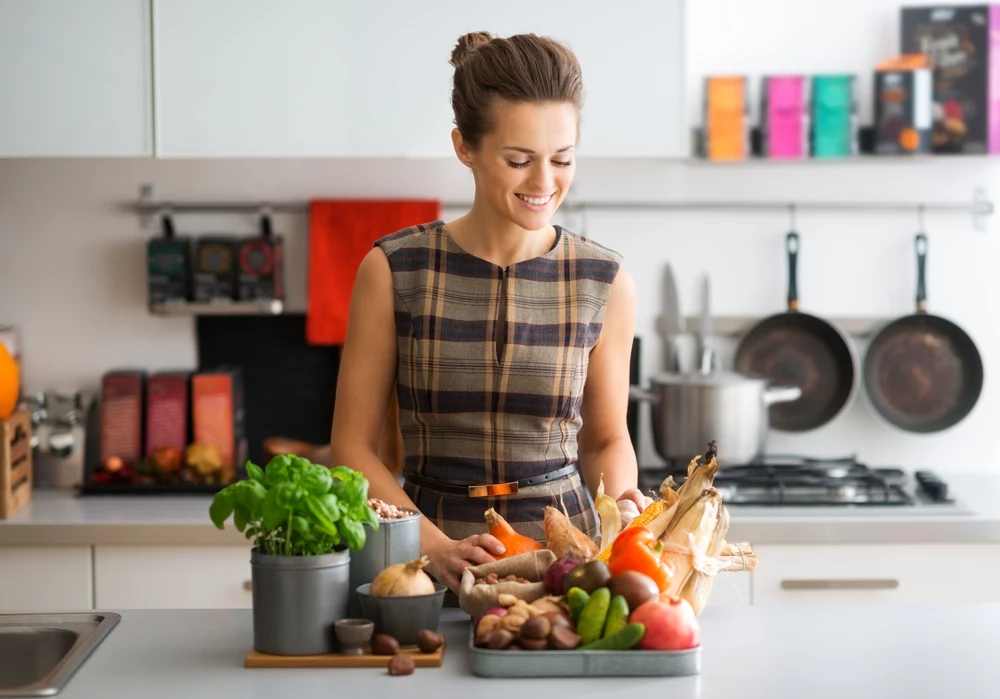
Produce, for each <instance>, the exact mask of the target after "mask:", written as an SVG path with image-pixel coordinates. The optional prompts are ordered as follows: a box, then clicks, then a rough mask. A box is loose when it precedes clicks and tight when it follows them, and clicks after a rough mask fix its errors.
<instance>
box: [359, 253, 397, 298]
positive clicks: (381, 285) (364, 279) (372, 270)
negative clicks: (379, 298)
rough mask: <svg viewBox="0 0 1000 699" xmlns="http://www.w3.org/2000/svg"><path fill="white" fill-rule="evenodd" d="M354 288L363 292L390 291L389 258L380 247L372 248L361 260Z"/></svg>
mask: <svg viewBox="0 0 1000 699" xmlns="http://www.w3.org/2000/svg"><path fill="white" fill-rule="evenodd" d="M354 289H355V291H356V292H358V291H360V292H362V293H365V294H377V293H379V292H380V291H381V292H383V293H384V292H385V291H386V290H388V291H389V292H391V291H392V269H391V268H390V267H389V258H388V257H386V254H385V252H384V251H383V250H382V248H379V247H374V248H372V249H371V250H369V251H368V254H367V255H365V256H364V259H362V260H361V264H360V265H358V274H357V276H356V277H355V281H354Z"/></svg>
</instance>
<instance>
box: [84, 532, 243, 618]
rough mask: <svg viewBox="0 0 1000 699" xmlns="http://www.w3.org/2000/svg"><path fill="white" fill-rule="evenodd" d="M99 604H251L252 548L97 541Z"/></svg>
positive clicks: (200, 606) (178, 606) (177, 606)
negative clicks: (137, 544)
mask: <svg viewBox="0 0 1000 699" xmlns="http://www.w3.org/2000/svg"><path fill="white" fill-rule="evenodd" d="M94 588H95V603H96V605H97V607H98V608H99V609H244V608H245V609H249V608H250V607H251V594H250V548H249V546H247V547H245V548H244V547H242V546H190V547H187V546H96V547H94Z"/></svg>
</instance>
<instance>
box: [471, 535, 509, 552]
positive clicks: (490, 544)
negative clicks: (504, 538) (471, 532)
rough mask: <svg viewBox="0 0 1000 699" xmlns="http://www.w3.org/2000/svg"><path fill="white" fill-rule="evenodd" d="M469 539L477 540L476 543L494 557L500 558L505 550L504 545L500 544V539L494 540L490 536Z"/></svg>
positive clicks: (493, 537) (494, 538)
mask: <svg viewBox="0 0 1000 699" xmlns="http://www.w3.org/2000/svg"><path fill="white" fill-rule="evenodd" d="M469 538H470V539H471V538H475V539H478V541H477V542H476V543H478V545H479V546H482V547H483V548H484V549H486V550H487V551H489V552H490V553H492V554H493V555H494V556H502V555H503V552H504V551H506V550H507V549H506V548H505V547H504V545H503V544H502V543H500V539H498V538H496V537H495V536H493V535H492V534H479V535H477V536H475V537H469Z"/></svg>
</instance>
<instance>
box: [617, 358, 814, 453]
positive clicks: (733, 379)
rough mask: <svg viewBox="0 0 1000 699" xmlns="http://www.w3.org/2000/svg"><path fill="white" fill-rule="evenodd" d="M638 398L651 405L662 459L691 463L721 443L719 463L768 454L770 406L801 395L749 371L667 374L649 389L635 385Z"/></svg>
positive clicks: (631, 394)
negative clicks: (748, 374)
mask: <svg viewBox="0 0 1000 699" xmlns="http://www.w3.org/2000/svg"><path fill="white" fill-rule="evenodd" d="M629 393H630V396H631V398H632V399H633V400H639V401H646V402H649V403H651V404H652V408H651V413H652V425H653V442H654V444H655V446H656V451H657V453H658V454H659V455H660V457H661V458H663V459H664V460H666V461H667V462H670V463H679V464H686V463H688V462H689V461H690V460H691V459H692V458H694V457H695V456H697V455H698V454H702V453H704V452H705V448H706V446H707V445H708V443H709V442H711V441H713V440H714V441H715V442H716V443H717V444H718V448H719V457H720V465H721V466H722V467H725V465H726V464H727V463H729V464H741V463H747V462H748V461H751V460H753V459H755V458H757V457H759V456H762V455H763V454H764V453H765V446H766V443H767V433H768V429H769V419H768V408H769V407H770V406H772V405H774V404H775V403H786V402H789V401H793V400H797V399H798V398H799V397H800V396H801V395H802V391H801V390H800V389H799V388H797V387H794V386H793V387H781V388H779V387H769V386H768V380H767V379H762V378H756V377H752V376H746V375H744V374H738V373H732V372H723V371H715V372H711V373H704V374H703V373H698V372H693V373H685V374H676V373H664V374H660V375H658V376H655V377H653V379H652V380H651V387H650V388H649V389H648V390H645V389H643V388H641V387H639V386H632V387H631V389H630V391H629Z"/></svg>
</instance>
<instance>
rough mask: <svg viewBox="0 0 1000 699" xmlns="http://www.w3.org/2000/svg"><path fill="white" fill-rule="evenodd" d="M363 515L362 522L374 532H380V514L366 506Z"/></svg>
mask: <svg viewBox="0 0 1000 699" xmlns="http://www.w3.org/2000/svg"><path fill="white" fill-rule="evenodd" d="M363 513H364V514H363V515H362V517H361V521H362V522H364V523H365V524H368V525H369V526H371V528H372V529H373V530H374V531H378V513H376V512H375V510H373V509H372V508H371V507H369V506H368V505H365V509H364V510H363Z"/></svg>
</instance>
